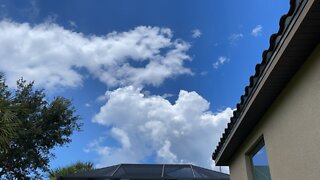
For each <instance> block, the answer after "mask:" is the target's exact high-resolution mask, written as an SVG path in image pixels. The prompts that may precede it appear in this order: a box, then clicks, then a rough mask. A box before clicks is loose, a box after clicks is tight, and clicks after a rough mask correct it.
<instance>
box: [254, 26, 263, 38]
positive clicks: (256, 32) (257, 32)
mask: <svg viewBox="0 0 320 180" xmlns="http://www.w3.org/2000/svg"><path fill="white" fill-rule="evenodd" d="M261 33H262V26H261V25H257V26H256V27H254V28H253V29H252V31H251V35H252V36H254V37H257V36H260V35H261Z"/></svg>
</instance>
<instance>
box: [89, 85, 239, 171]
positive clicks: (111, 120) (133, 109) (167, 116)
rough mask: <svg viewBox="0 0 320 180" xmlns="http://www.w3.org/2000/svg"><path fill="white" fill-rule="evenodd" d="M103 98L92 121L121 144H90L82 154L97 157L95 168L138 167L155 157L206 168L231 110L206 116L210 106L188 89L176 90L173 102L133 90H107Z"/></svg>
mask: <svg viewBox="0 0 320 180" xmlns="http://www.w3.org/2000/svg"><path fill="white" fill-rule="evenodd" d="M106 96H107V99H108V101H107V102H106V104H105V105H104V106H102V107H101V108H100V112H99V113H97V114H96V115H95V117H94V118H93V122H95V123H98V124H102V125H105V126H106V131H107V133H109V136H111V137H113V138H114V139H115V140H116V141H118V142H119V144H120V146H107V145H103V142H100V143H96V144H94V145H92V144H90V145H89V146H88V148H87V151H93V152H96V153H97V154H99V155H100V158H99V162H98V166H107V165H111V164H116V163H123V162H127V163H143V162H145V160H146V159H147V158H148V157H153V156H155V161H156V162H158V163H193V164H196V165H200V166H204V167H208V168H210V167H211V165H212V163H213V161H212V160H211V154H212V152H213V150H214V148H215V146H216V144H217V142H218V140H219V138H220V136H221V133H222V131H223V129H224V128H225V127H226V123H227V122H228V121H229V118H230V116H231V115H232V112H233V110H232V109H231V108H226V109H224V110H223V111H220V112H217V113H213V112H211V111H210V110H209V105H210V104H209V102H208V101H206V100H205V99H204V98H202V97H201V96H200V95H199V94H197V93H196V92H193V91H192V92H187V91H183V90H181V91H180V93H179V95H178V98H177V100H176V101H175V103H174V104H171V103H170V102H169V101H168V100H166V99H164V98H163V97H161V96H155V95H151V96H145V95H144V94H143V93H141V89H137V88H134V87H133V86H128V87H124V88H118V89H116V90H114V91H107V92H106ZM109 127H111V128H112V130H111V132H110V131H108V129H109ZM115 129H116V130H115ZM116 131H117V132H116Z"/></svg>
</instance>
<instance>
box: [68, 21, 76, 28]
mask: <svg viewBox="0 0 320 180" xmlns="http://www.w3.org/2000/svg"><path fill="white" fill-rule="evenodd" d="M69 25H70V26H71V27H72V28H77V27H78V25H77V23H76V22H74V21H69Z"/></svg>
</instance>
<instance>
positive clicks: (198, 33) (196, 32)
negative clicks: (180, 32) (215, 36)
mask: <svg viewBox="0 0 320 180" xmlns="http://www.w3.org/2000/svg"><path fill="white" fill-rule="evenodd" d="M191 33H192V37H193V38H199V37H200V36H201V35H202V33H201V31H200V30H199V29H194V30H192V31H191Z"/></svg>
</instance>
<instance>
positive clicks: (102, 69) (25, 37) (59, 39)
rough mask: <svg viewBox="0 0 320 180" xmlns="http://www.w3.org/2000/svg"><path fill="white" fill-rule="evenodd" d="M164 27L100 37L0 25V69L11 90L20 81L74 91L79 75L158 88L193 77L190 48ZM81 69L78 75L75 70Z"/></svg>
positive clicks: (45, 26) (46, 25)
mask: <svg viewBox="0 0 320 180" xmlns="http://www.w3.org/2000/svg"><path fill="white" fill-rule="evenodd" d="M172 36H173V35H172V31H171V30H170V29H168V28H160V27H146V26H139V27H136V28H134V29H132V30H129V31H127V32H112V33H109V34H106V35H104V36H96V35H84V34H81V33H77V32H73V31H71V30H68V29H65V28H63V27H61V26H59V25H57V24H54V23H52V22H51V23H50V22H47V23H42V24H38V25H35V26H32V25H30V24H28V23H16V22H12V21H8V20H3V21H0V42H1V43H0V56H1V60H0V62H1V66H0V71H2V72H4V73H5V74H6V75H7V77H8V78H7V81H8V84H9V85H10V86H13V85H15V81H16V80H17V79H18V78H20V77H24V78H25V79H27V80H35V81H36V85H41V86H43V87H46V88H53V87H77V86H81V85H82V82H83V79H84V77H83V72H88V73H89V74H90V75H92V76H94V77H95V78H97V79H99V80H100V81H101V82H103V83H105V84H106V85H108V86H109V87H116V86H126V85H135V86H144V85H153V86H158V85H160V84H161V83H162V82H163V81H164V80H165V79H166V78H170V77H174V76H177V75H181V74H191V73H192V72H191V71H190V69H188V68H186V67H184V62H185V61H186V60H190V57H189V56H188V55H187V54H186V52H187V51H188V49H189V47H190V45H189V44H188V43H187V42H185V41H182V40H179V39H173V38H172ZM80 70H85V71H82V74H81V73H80V72H79V71H80Z"/></svg>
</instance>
